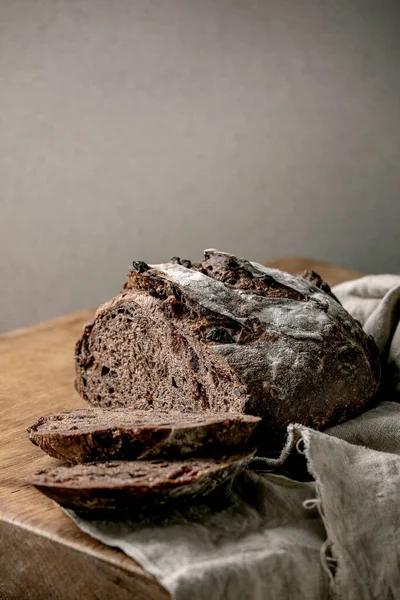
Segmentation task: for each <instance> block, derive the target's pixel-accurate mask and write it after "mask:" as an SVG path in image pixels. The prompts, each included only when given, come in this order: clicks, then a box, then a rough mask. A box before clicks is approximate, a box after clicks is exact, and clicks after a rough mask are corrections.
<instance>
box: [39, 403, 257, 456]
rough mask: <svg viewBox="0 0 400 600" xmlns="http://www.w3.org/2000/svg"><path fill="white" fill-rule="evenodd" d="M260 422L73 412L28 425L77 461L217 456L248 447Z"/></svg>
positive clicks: (55, 450) (51, 447) (54, 450)
mask: <svg viewBox="0 0 400 600" xmlns="http://www.w3.org/2000/svg"><path fill="white" fill-rule="evenodd" d="M259 421H260V419H259V418H258V417H253V416H250V415H236V414H231V413H226V414H215V415H213V414H204V413H182V412H179V411H165V412H163V411H152V410H150V411H147V410H132V409H113V410H105V409H100V408H99V409H96V408H92V409H71V410H66V411H63V412H58V413H52V414H49V415H47V416H44V417H41V418H40V419H38V420H37V421H36V422H35V423H34V424H33V425H31V427H28V432H29V438H30V440H31V441H32V442H33V443H34V444H36V445H37V446H39V447H40V448H41V449H42V450H44V451H45V452H47V454H49V455H50V456H52V457H54V458H58V459H61V460H66V461H68V462H74V463H84V462H94V461H106V460H135V459H138V458H140V459H153V458H159V457H162V458H169V459H180V458H186V457H191V456H197V457H199V456H201V457H218V456H222V455H223V454H227V453H232V452H233V451H235V450H238V449H244V448H246V446H247V444H248V441H249V438H250V436H251V434H252V433H253V431H254V429H255V428H256V426H257V424H258V422H259Z"/></svg>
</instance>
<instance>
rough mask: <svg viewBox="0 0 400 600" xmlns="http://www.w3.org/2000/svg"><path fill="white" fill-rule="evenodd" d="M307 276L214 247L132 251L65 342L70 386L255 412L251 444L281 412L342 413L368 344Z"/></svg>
mask: <svg viewBox="0 0 400 600" xmlns="http://www.w3.org/2000/svg"><path fill="white" fill-rule="evenodd" d="M312 278H313V279H314V280H315V282H316V283H317V284H318V285H319V287H318V286H317V285H314V284H313V283H312V282H311V281H308V280H307V279H306V278H302V277H295V276H292V275H289V274H288V273H285V272H282V271H279V270H277V269H269V268H267V267H264V266H262V265H260V264H257V263H254V262H249V261H247V260H242V259H239V258H237V257H235V256H233V255H231V254H227V253H223V252H217V251H215V250H208V251H206V252H205V256H204V261H203V262H201V263H195V264H192V263H190V261H182V260H180V259H178V258H175V259H172V260H171V261H170V262H169V263H166V264H160V265H153V266H149V265H147V264H146V263H143V262H135V263H133V268H132V269H131V270H130V272H129V273H128V278H127V282H126V284H125V287H124V290H123V292H122V293H121V294H119V295H118V296H117V297H116V298H114V299H113V300H111V301H110V302H108V303H107V304H104V305H103V306H101V307H100V308H99V309H98V310H97V313H96V315H95V319H94V321H93V322H92V323H90V324H88V325H87V326H86V327H85V329H84V333H83V336H82V338H81V340H80V341H79V342H78V344H77V346H76V372H77V379H76V388H77V390H78V391H79V393H80V394H81V395H82V396H83V398H85V399H86V400H87V401H88V402H89V403H90V404H91V405H93V406H102V407H121V406H126V407H131V408H132V409H145V410H146V409H148V410H152V409H156V410H159V409H162V410H165V409H168V410H171V409H173V410H185V411H188V410H193V411H196V412H198V411H203V412H206V413H212V412H224V413H225V412H227V411H228V412H231V411H232V412H235V413H237V412H243V413H246V414H252V415H257V416H260V417H262V419H263V423H262V427H261V426H259V427H258V432H259V434H260V439H259V441H258V449H259V451H263V448H264V449H269V448H271V447H276V446H277V445H279V443H281V441H282V436H283V435H284V433H285V431H286V427H287V425H288V423H290V422H297V423H303V424H305V425H308V426H310V427H314V428H318V429H319V428H323V427H326V426H329V425H333V424H336V423H340V422H342V421H344V420H346V419H349V418H350V417H354V416H355V415H357V414H359V413H360V412H361V411H362V410H364V409H365V408H367V407H368V406H369V405H370V404H371V401H372V399H373V398H374V396H375V394H376V391H377V388H378V385H379V379H380V365H379V356H378V351H377V348H376V346H375V343H374V341H373V339H372V338H371V337H368V336H367V335H366V334H365V333H364V331H363V330H362V328H361V326H360V324H359V323H358V322H357V321H355V320H354V319H353V318H352V317H351V316H350V315H349V314H348V313H347V311H346V310H345V309H344V308H343V307H342V306H341V305H340V303H339V302H338V301H337V300H336V299H335V298H334V297H333V296H332V295H331V294H330V293H328V289H327V288H325V289H326V291H324V290H323V289H320V288H321V287H323V285H322V284H321V281H322V280H320V278H319V279H318V276H315V274H312ZM260 445H261V446H262V447H260Z"/></svg>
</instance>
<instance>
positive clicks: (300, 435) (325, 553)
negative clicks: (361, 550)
mask: <svg viewBox="0 0 400 600" xmlns="http://www.w3.org/2000/svg"><path fill="white" fill-rule="evenodd" d="M289 429H291V430H293V431H292V437H293V439H294V438H295V437H296V435H297V439H298V441H297V443H296V450H297V451H298V448H297V446H298V444H299V442H302V445H303V448H301V451H300V454H304V456H305V458H306V461H307V469H308V472H309V473H310V475H311V476H312V477H313V479H314V481H315V490H316V494H317V495H316V498H310V499H309V500H306V501H305V502H303V506H304V508H308V509H311V508H316V509H317V510H318V512H319V514H320V517H321V520H322V522H323V524H324V527H325V532H326V540H325V541H324V543H323V544H322V546H321V549H320V561H321V566H322V568H323V570H324V572H325V573H326V574H327V576H328V577H329V599H330V600H340V592H339V589H338V577H337V576H338V569H340V563H341V557H340V556H339V555H338V553H337V550H336V549H335V551H334V548H333V543H332V541H331V540H330V539H329V534H328V526H327V522H326V515H325V512H324V488H323V485H322V484H321V480H320V477H319V475H318V473H317V472H316V471H315V468H314V464H313V461H312V459H311V457H310V441H311V436H310V431H309V430H308V429H307V427H305V426H304V425H299V424H292V425H289V427H288V430H289ZM288 433H289V432H288Z"/></svg>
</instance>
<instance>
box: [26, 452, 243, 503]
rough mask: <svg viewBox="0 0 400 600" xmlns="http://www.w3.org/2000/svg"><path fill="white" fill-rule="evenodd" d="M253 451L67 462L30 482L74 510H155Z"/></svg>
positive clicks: (216, 481) (205, 490) (208, 487)
mask: <svg viewBox="0 0 400 600" xmlns="http://www.w3.org/2000/svg"><path fill="white" fill-rule="evenodd" d="M252 456H253V454H252V453H247V454H241V455H239V456H237V455H236V456H230V457H227V458H222V459H220V460H213V459H203V460H202V459H189V460H186V461H172V462H167V461H164V460H153V461H145V460H143V461H109V462H100V463H87V464H82V465H66V466H58V467H53V468H50V469H46V470H42V471H38V472H37V473H36V474H35V475H34V476H33V477H32V478H31V479H30V483H32V484H33V485H34V486H35V487H36V488H37V489H38V490H40V491H41V492H43V493H44V494H45V495H46V496H49V498H51V499H52V500H55V501H56V502H58V504H61V506H64V507H65V508H70V509H73V510H76V511H132V512H134V511H141V510H148V509H153V510H154V509H157V508H160V506H163V505H167V506H169V505H170V504H177V503H179V502H180V501H183V500H186V501H187V500H190V501H192V500H193V499H194V498H196V497H198V496H205V495H207V494H209V493H210V492H212V491H214V490H215V489H216V488H217V487H218V486H220V485H221V484H223V483H224V482H226V481H227V480H229V479H230V478H231V477H233V476H234V475H235V474H236V473H237V472H238V470H239V469H240V468H241V467H244V466H245V465H246V464H247V463H248V461H249V460H250V459H251V457H252Z"/></svg>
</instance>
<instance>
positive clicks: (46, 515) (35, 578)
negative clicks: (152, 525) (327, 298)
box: [0, 258, 360, 600]
mask: <svg viewBox="0 0 400 600" xmlns="http://www.w3.org/2000/svg"><path fill="white" fill-rule="evenodd" d="M268 264H269V265H270V266H273V267H276V268H280V269H284V270H287V271H289V272H292V273H298V272H301V271H303V270H304V269H314V270H316V271H318V272H319V273H320V274H321V276H322V277H323V278H324V279H326V281H328V283H330V284H331V285H334V284H336V283H339V282H340V281H344V280H346V279H352V278H354V277H357V276H359V275H360V273H357V272H354V271H348V270H345V269H341V268H339V267H335V266H332V265H328V264H325V263H317V262H315V261H310V260H307V259H296V258H295V259H282V260H278V261H274V262H272V263H268ZM92 315H93V311H86V312H82V313H77V314H74V315H70V316H66V317H61V318H59V319H56V320H53V321H48V322H46V323H42V324H40V325H36V326H34V327H30V328H28V329H21V330H17V331H15V332H11V333H8V334H6V335H3V336H0V369H1V375H0V415H1V427H0V600H16V599H21V600H47V599H49V600H77V599H79V600H95V599H97V600H100V599H103V598H104V599H106V598H107V599H110V600H128V599H129V600H132V599H133V598H135V599H137V600H153V599H154V600H161V599H163V600H164V599H166V598H169V594H168V593H167V592H166V591H165V590H164V589H163V588H162V587H161V586H160V585H159V584H158V583H157V582H156V581H155V579H154V578H153V577H152V576H151V575H149V574H148V573H146V571H144V570H143V569H142V568H141V567H140V566H139V565H138V564H137V563H135V562H134V561H133V560H132V559H130V558H129V557H127V556H126V555H125V554H123V553H122V552H120V551H118V550H115V549H112V548H109V547H108V546H105V545H103V544H102V543H100V542H98V541H96V540H94V539H92V538H90V537H89V536H88V535H86V534H84V533H82V532H81V531H80V530H79V529H78V528H77V527H76V526H75V525H74V523H73V522H72V521H71V520H70V519H69V518H68V517H67V516H66V515H65V514H64V513H63V511H62V510H61V508H59V507H58V506H57V505H56V504H55V503H53V502H52V501H51V500H49V499H48V498H46V497H45V496H43V495H42V494H40V493H39V492H38V491H36V490H35V489H34V488H33V487H31V486H29V485H28V484H27V483H26V481H25V478H26V477H28V476H29V475H30V474H32V473H33V472H34V471H36V470H37V469H40V468H45V467H47V466H50V465H51V464H54V463H53V461H52V459H50V458H49V457H47V456H46V455H45V454H44V453H43V452H42V451H41V450H40V449H39V448H37V447H36V446H34V445H33V444H32V443H31V442H29V440H28V437H27V434H26V431H25V428H26V427H27V426H28V425H30V424H31V423H32V422H33V421H34V420H35V419H36V418H37V417H38V416H40V415H42V414H45V413H47V412H51V411H54V410H62V409H66V408H74V407H84V406H86V404H85V402H84V401H83V400H82V399H81V398H80V396H78V394H77V393H76V392H75V390H74V362H73V355H74V344H75V342H76V340H77V339H78V338H79V336H80V334H81V331H82V325H83V324H84V323H85V322H86V321H88V320H90V318H91V317H92Z"/></svg>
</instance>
